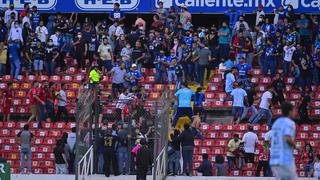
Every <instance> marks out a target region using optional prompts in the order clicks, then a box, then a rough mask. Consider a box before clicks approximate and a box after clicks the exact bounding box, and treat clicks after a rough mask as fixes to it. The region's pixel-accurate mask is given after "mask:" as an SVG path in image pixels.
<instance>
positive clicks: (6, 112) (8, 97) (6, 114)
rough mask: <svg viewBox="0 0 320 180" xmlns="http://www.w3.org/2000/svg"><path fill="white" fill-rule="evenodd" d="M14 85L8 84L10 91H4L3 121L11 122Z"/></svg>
mask: <svg viewBox="0 0 320 180" xmlns="http://www.w3.org/2000/svg"><path fill="white" fill-rule="evenodd" d="M12 97H13V91H12V84H11V83H10V84H8V89H6V90H5V91H4V94H3V121H4V122H5V121H10V107H11V104H12Z"/></svg>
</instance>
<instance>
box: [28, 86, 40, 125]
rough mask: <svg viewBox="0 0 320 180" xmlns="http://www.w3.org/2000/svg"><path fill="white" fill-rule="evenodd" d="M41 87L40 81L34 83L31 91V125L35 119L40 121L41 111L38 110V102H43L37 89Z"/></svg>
mask: <svg viewBox="0 0 320 180" xmlns="http://www.w3.org/2000/svg"><path fill="white" fill-rule="evenodd" d="M38 87H39V82H38V81H33V83H32V87H31V88H30V90H29V94H28V96H29V100H30V103H29V105H30V112H31V116H30V117H29V119H28V123H30V122H31V121H32V120H34V119H38V116H39V113H38V112H39V110H38V102H40V101H41V99H40V98H39V95H38V91H37V88H38Z"/></svg>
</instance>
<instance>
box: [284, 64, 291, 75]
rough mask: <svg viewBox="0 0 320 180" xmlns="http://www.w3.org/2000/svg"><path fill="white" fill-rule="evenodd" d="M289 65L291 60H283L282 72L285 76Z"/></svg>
mask: <svg viewBox="0 0 320 180" xmlns="http://www.w3.org/2000/svg"><path fill="white" fill-rule="evenodd" d="M290 65H291V62H288V61H283V73H284V75H285V76H287V75H288V73H289V71H290Z"/></svg>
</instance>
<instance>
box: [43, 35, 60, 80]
mask: <svg viewBox="0 0 320 180" xmlns="http://www.w3.org/2000/svg"><path fill="white" fill-rule="evenodd" d="M59 55H60V51H59V49H58V47H56V46H54V45H53V41H52V39H49V41H48V43H47V45H46V48H45V52H44V61H45V65H46V70H47V73H48V76H49V77H50V76H53V75H55V72H54V70H55V67H56V64H57V63H58V61H59Z"/></svg>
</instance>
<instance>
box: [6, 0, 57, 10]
mask: <svg viewBox="0 0 320 180" xmlns="http://www.w3.org/2000/svg"><path fill="white" fill-rule="evenodd" d="M11 1H12V0H0V7H9V5H10V2H11ZM13 3H14V7H15V8H16V9H17V10H22V9H23V6H24V4H25V3H27V4H30V8H31V7H32V6H37V7H38V9H39V10H50V9H53V8H54V7H55V6H56V4H57V0H15V1H13Z"/></svg>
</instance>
